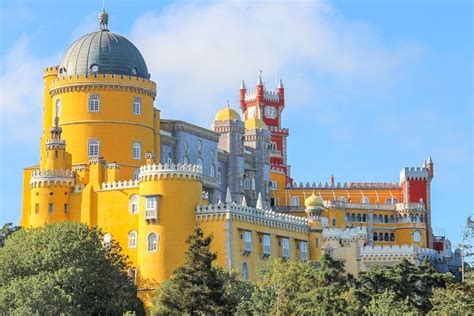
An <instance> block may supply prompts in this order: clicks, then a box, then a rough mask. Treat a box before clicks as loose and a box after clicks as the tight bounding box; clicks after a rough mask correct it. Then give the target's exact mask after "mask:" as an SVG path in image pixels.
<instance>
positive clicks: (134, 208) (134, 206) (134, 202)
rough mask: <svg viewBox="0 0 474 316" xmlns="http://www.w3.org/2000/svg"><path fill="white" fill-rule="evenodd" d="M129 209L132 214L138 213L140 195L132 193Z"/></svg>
mask: <svg viewBox="0 0 474 316" xmlns="http://www.w3.org/2000/svg"><path fill="white" fill-rule="evenodd" d="M128 209H129V211H130V213H132V214H138V195H136V194H132V195H131V196H130V200H129V208H128Z"/></svg>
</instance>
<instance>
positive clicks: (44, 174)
mask: <svg viewBox="0 0 474 316" xmlns="http://www.w3.org/2000/svg"><path fill="white" fill-rule="evenodd" d="M74 184H75V173H74V171H72V170H59V171H58V170H41V169H37V170H34V171H33V172H32V173H31V179H30V188H32V189H34V188H40V187H51V186H54V187H57V186H61V187H73V186H74Z"/></svg>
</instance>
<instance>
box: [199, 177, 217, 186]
mask: <svg viewBox="0 0 474 316" xmlns="http://www.w3.org/2000/svg"><path fill="white" fill-rule="evenodd" d="M202 185H203V186H205V187H208V188H215V189H216V188H218V187H219V183H218V182H217V177H210V176H202Z"/></svg>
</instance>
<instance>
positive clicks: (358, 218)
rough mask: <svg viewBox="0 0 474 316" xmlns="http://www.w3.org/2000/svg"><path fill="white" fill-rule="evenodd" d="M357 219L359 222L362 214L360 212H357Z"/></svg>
mask: <svg viewBox="0 0 474 316" xmlns="http://www.w3.org/2000/svg"><path fill="white" fill-rule="evenodd" d="M357 221H358V222H359V223H360V222H362V216H361V215H360V214H357Z"/></svg>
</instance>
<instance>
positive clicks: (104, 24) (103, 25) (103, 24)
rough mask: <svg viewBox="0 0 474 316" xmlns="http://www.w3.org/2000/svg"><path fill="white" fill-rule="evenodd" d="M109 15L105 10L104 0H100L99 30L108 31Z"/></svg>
mask: <svg viewBox="0 0 474 316" xmlns="http://www.w3.org/2000/svg"><path fill="white" fill-rule="evenodd" d="M108 24H109V15H108V14H107V12H105V9H104V2H102V11H101V12H100V13H99V29H100V30H101V31H108V30H109V28H108Z"/></svg>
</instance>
